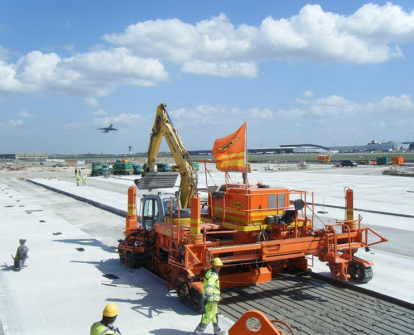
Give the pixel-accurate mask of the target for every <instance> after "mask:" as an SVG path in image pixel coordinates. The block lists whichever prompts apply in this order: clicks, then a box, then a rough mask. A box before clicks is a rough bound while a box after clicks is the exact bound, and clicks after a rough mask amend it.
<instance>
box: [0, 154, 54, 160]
mask: <svg viewBox="0 0 414 335" xmlns="http://www.w3.org/2000/svg"><path fill="white" fill-rule="evenodd" d="M47 157H48V156H47V154H0V158H4V159H15V160H17V159H27V160H47Z"/></svg>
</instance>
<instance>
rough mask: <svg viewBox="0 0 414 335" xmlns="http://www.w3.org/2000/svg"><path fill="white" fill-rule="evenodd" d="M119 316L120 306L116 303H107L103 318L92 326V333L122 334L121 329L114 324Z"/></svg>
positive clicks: (96, 334)
mask: <svg viewBox="0 0 414 335" xmlns="http://www.w3.org/2000/svg"><path fill="white" fill-rule="evenodd" d="M117 316H118V306H117V305H115V304H114V303H110V304H108V305H106V306H105V308H104V310H103V315H102V320H101V321H100V322H95V323H94V324H93V325H92V326H91V334H90V335H101V334H105V335H121V332H120V331H119V329H118V328H115V327H114V326H113V324H114V322H115V320H116V317H117Z"/></svg>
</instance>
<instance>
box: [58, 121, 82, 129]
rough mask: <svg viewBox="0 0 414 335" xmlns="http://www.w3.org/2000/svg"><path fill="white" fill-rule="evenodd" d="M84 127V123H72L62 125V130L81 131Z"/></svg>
mask: <svg viewBox="0 0 414 335" xmlns="http://www.w3.org/2000/svg"><path fill="white" fill-rule="evenodd" d="M84 126H85V124H84V123H81V122H72V123H66V124H64V125H63V128H65V129H66V130H79V129H83V127H84Z"/></svg>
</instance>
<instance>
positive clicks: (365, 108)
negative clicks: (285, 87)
mask: <svg viewBox="0 0 414 335" xmlns="http://www.w3.org/2000/svg"><path fill="white" fill-rule="evenodd" d="M309 111H310V112H311V113H312V114H315V115H317V116H327V115H328V116H329V115H330V116H341V115H343V116H349V115H366V114H372V113H384V114H393V113H410V112H414V103H413V101H412V100H411V96H409V95H407V94H402V95H401V96H399V97H395V96H389V97H384V98H382V99H381V100H379V101H376V102H368V103H365V104H358V103H354V102H351V101H348V100H346V99H345V98H344V97H341V96H337V95H330V96H328V97H326V98H320V99H317V100H316V101H315V103H314V104H312V105H311V106H310V107H309Z"/></svg>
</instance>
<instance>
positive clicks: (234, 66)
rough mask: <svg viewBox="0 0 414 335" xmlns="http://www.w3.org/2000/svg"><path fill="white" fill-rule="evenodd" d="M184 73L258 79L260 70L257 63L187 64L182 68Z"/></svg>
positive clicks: (194, 62)
mask: <svg viewBox="0 0 414 335" xmlns="http://www.w3.org/2000/svg"><path fill="white" fill-rule="evenodd" d="M181 69H182V71H183V72H188V73H193V74H207V75H213V76H219V77H257V73H258V71H259V70H258V68H257V65H256V64H255V63H241V62H216V63H209V62H202V61H191V62H186V63H184V65H183V66H182V68H181Z"/></svg>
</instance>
